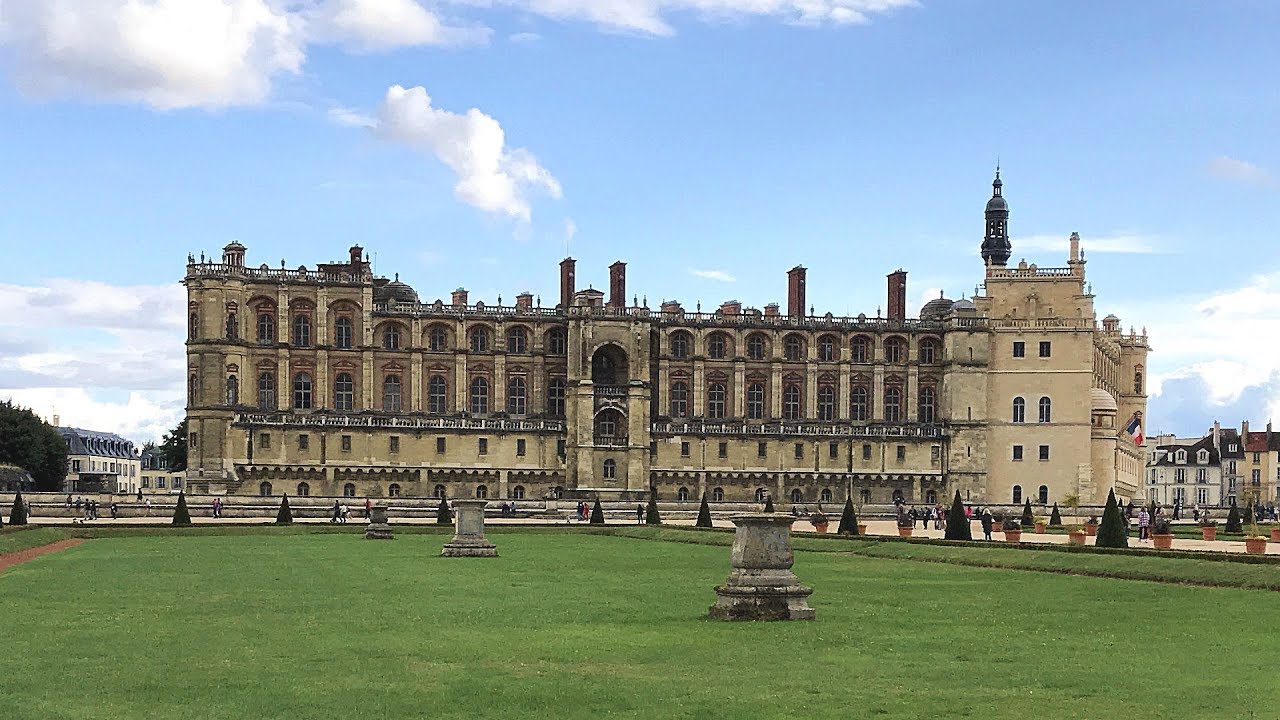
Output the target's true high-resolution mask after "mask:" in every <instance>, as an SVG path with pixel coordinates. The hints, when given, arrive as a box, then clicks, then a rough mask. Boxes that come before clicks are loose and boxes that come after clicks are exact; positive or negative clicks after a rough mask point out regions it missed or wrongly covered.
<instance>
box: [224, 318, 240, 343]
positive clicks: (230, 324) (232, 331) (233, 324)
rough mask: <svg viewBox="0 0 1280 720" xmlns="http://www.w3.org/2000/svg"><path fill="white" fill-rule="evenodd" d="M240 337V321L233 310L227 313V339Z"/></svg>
mask: <svg viewBox="0 0 1280 720" xmlns="http://www.w3.org/2000/svg"><path fill="white" fill-rule="evenodd" d="M239 337H240V322H239V321H238V320H237V319H236V314H235V313H233V312H229V313H227V339H228V340H237V339H239Z"/></svg>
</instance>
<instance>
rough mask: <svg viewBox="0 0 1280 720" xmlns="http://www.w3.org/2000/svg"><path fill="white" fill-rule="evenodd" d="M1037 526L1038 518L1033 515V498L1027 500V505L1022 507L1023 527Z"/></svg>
mask: <svg viewBox="0 0 1280 720" xmlns="http://www.w3.org/2000/svg"><path fill="white" fill-rule="evenodd" d="M1035 524H1036V518H1035V516H1034V515H1032V514H1031V498H1027V504H1026V505H1023V506H1022V527H1031V526H1032V525H1035Z"/></svg>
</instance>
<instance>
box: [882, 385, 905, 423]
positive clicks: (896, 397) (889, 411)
mask: <svg viewBox="0 0 1280 720" xmlns="http://www.w3.org/2000/svg"><path fill="white" fill-rule="evenodd" d="M884 420H885V422H900V421H901V420H902V388H899V387H887V388H885V390H884Z"/></svg>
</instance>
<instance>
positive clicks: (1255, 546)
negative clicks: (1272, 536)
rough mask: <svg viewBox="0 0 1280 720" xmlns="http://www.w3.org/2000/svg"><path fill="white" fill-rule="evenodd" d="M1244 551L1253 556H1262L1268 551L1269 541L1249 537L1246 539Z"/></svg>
mask: <svg viewBox="0 0 1280 720" xmlns="http://www.w3.org/2000/svg"><path fill="white" fill-rule="evenodd" d="M1244 551H1245V552H1247V553H1250V554H1253V555H1261V554H1263V553H1265V552H1266V551H1267V539H1266V538H1263V537H1256V538H1254V537H1249V538H1245V539H1244Z"/></svg>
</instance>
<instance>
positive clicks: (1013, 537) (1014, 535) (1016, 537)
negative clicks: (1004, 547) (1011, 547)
mask: <svg viewBox="0 0 1280 720" xmlns="http://www.w3.org/2000/svg"><path fill="white" fill-rule="evenodd" d="M1004 539H1005V542H1011V543H1016V542H1022V531H1021V530H1005V531H1004Z"/></svg>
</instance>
